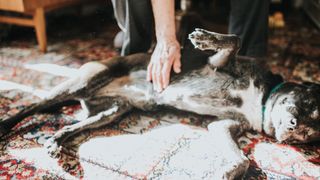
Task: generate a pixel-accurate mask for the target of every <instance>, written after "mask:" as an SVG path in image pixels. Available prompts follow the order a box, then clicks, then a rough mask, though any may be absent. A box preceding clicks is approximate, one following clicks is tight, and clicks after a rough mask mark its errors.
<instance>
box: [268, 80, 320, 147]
mask: <svg viewBox="0 0 320 180" xmlns="http://www.w3.org/2000/svg"><path fill="white" fill-rule="evenodd" d="M265 123H266V124H265V125H264V130H265V131H266V132H267V133H268V134H270V135H273V136H275V137H276V139H277V140H278V141H279V142H285V143H307V142H311V141H319V140H320V86H319V85H317V84H313V83H307V84H296V83H284V84H282V86H281V87H280V88H279V89H277V90H276V91H275V92H273V93H272V94H271V95H270V97H269V100H268V101H267V104H266V111H265Z"/></svg>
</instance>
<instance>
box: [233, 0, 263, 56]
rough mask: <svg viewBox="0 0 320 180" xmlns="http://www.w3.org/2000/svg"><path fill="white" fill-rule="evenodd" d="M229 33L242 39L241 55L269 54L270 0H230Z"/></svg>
mask: <svg viewBox="0 0 320 180" xmlns="http://www.w3.org/2000/svg"><path fill="white" fill-rule="evenodd" d="M230 4H231V12H230V21H229V33H231V34H236V35H238V36H239V37H240V39H241V41H242V46H241V49H240V51H239V53H238V54H239V55H243V56H251V57H262V56H266V54H267V44H268V13H269V0H230Z"/></svg>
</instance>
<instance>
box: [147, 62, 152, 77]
mask: <svg viewBox="0 0 320 180" xmlns="http://www.w3.org/2000/svg"><path fill="white" fill-rule="evenodd" d="M146 79H147V81H151V80H152V62H150V63H149V64H148V68H147V77H146Z"/></svg>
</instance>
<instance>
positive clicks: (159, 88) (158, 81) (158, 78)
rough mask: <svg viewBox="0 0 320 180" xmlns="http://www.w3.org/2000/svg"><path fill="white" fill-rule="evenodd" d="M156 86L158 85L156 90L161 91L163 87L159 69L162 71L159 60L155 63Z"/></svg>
mask: <svg viewBox="0 0 320 180" xmlns="http://www.w3.org/2000/svg"><path fill="white" fill-rule="evenodd" d="M156 69H157V73H156V74H157V81H156V82H157V87H158V89H157V91H158V92H161V91H162V89H163V84H162V76H161V71H162V63H161V62H159V63H158V64H157V68H156Z"/></svg>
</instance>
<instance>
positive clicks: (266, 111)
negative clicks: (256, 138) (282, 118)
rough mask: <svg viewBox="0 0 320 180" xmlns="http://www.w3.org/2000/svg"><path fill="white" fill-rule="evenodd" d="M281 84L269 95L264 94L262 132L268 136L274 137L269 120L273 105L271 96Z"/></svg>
mask: <svg viewBox="0 0 320 180" xmlns="http://www.w3.org/2000/svg"><path fill="white" fill-rule="evenodd" d="M282 85H283V83H280V84H278V85H276V86H275V87H273V88H272V89H271V91H270V92H269V93H266V95H265V96H266V98H265V102H263V103H262V104H263V105H262V122H261V123H262V124H261V126H262V131H264V132H265V133H266V134H268V135H270V136H274V125H273V122H272V119H271V116H270V114H271V110H272V107H273V104H274V99H273V98H271V96H272V95H273V94H274V93H275V92H276V91H277V90H278V89H279V88H281V86H282Z"/></svg>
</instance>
